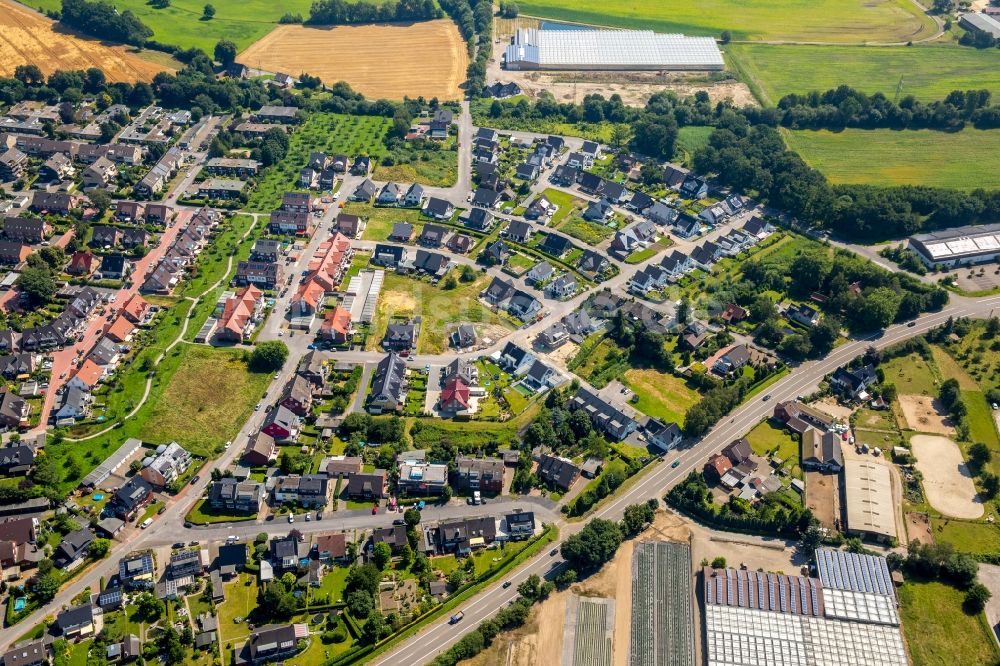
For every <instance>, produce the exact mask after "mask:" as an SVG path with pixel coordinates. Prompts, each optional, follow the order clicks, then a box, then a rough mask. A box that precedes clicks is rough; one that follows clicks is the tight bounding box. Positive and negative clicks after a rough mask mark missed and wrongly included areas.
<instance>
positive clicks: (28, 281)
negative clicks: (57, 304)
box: [17, 266, 56, 305]
mask: <svg viewBox="0 0 1000 666" xmlns="http://www.w3.org/2000/svg"><path fill="white" fill-rule="evenodd" d="M17 288H18V289H20V290H21V292H23V293H25V294H27V295H28V298H29V299H30V301H31V303H32V304H34V305H42V304H44V303H48V302H49V301H50V300H52V297H53V296H55V294H56V281H55V280H54V279H52V274H51V273H50V272H49V271H47V270H44V269H41V268H34V267H31V266H29V267H27V268H25V269H24V270H22V271H21V275H20V277H18V278H17Z"/></svg>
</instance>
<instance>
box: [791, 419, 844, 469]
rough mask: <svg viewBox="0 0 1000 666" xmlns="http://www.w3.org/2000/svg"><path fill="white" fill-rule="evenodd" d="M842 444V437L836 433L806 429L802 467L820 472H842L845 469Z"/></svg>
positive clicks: (803, 437) (803, 438)
mask: <svg viewBox="0 0 1000 666" xmlns="http://www.w3.org/2000/svg"><path fill="white" fill-rule="evenodd" d="M840 444H841V439H840V436H839V435H838V434H837V433H835V432H831V431H829V430H827V431H820V430H817V429H816V428H808V429H806V431H805V432H803V433H802V453H801V456H802V467H803V468H804V469H810V470H817V471H820V472H832V473H838V472H840V470H842V469H843V468H844V454H843V452H842V451H841V449H840Z"/></svg>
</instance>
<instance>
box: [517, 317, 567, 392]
mask: <svg viewBox="0 0 1000 666" xmlns="http://www.w3.org/2000/svg"><path fill="white" fill-rule="evenodd" d="M554 325H555V326H560V325H561V324H554ZM557 376H558V375H556V371H555V370H553V369H552V368H550V367H549V366H547V365H545V364H544V363H542V362H541V361H539V360H538V359H535V362H534V363H532V364H531V367H530V368H528V372H527V373H526V374H525V375H524V379H523V380H522V383H523V384H524V385H525V386H526V387H528V388H529V389H531V390H533V391H544V390H546V389H548V388H549V386H551V383H552V382H553V381H554V380H555V379H556V377H557Z"/></svg>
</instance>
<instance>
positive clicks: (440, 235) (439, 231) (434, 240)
mask: <svg viewBox="0 0 1000 666" xmlns="http://www.w3.org/2000/svg"><path fill="white" fill-rule="evenodd" d="M447 235H448V229H447V228H445V227H442V226H440V225H437V224H425V225H424V228H423V231H421V232H420V237H419V238H417V242H418V243H420V244H421V245H427V246H429V247H440V246H441V244H442V243H443V242H444V237H445V236H447Z"/></svg>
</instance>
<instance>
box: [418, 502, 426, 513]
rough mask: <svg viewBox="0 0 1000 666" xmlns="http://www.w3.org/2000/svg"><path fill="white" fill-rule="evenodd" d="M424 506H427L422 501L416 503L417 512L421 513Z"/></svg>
mask: <svg viewBox="0 0 1000 666" xmlns="http://www.w3.org/2000/svg"><path fill="white" fill-rule="evenodd" d="M426 506H427V505H426V504H425V503H424V501H423V500H420V501H419V502H417V511H423V510H424V507H426Z"/></svg>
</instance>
